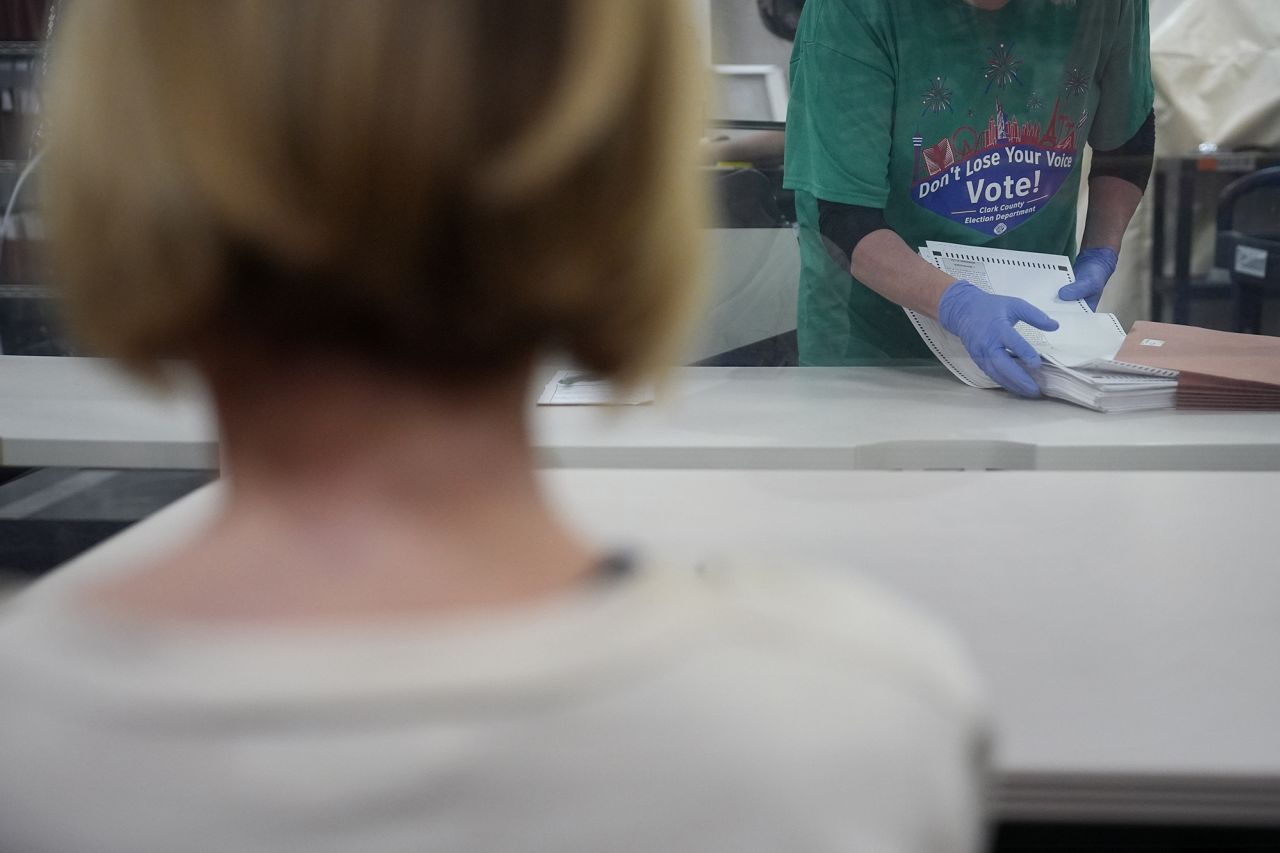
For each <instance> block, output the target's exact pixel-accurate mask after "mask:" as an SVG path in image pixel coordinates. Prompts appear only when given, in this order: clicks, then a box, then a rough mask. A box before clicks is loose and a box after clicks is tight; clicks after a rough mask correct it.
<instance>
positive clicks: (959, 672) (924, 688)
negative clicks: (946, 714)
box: [668, 556, 985, 716]
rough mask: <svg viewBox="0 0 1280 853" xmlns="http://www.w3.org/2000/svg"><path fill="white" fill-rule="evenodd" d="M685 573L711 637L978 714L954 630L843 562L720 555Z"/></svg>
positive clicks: (978, 691)
mask: <svg viewBox="0 0 1280 853" xmlns="http://www.w3.org/2000/svg"><path fill="white" fill-rule="evenodd" d="M668 571H670V569H668ZM694 573H695V575H696V577H697V584H698V586H699V588H700V592H699V594H700V595H703V596H706V597H707V598H708V600H709V603H710V605H711V607H712V608H713V610H714V612H715V614H716V616H715V618H714V620H712V621H713V622H714V624H715V625H716V626H717V629H718V637H719V642H722V643H728V644H732V645H734V646H736V647H738V648H740V649H742V650H744V651H747V652H751V653H756V654H763V655H769V656H773V657H776V658H784V659H785V658H794V659H796V660H797V661H803V662H804V665H805V667H806V668H809V669H811V670H812V669H813V668H817V669H820V670H825V671H826V673H827V674H828V675H829V676H833V677H835V678H836V679H840V678H841V677H843V678H846V679H848V680H849V681H850V682H861V683H865V682H866V681H867V680H869V679H870V680H876V681H879V682H881V683H883V684H884V685H886V686H887V687H891V688H893V689H897V690H900V691H903V692H906V693H910V694H912V695H914V696H916V697H917V698H920V699H923V700H924V701H926V702H928V703H930V704H936V705H941V706H946V707H947V708H950V709H953V710H955V711H958V712H964V713H966V714H973V715H976V716H982V715H984V714H985V703H984V700H983V698H982V697H983V692H984V691H983V689H982V686H981V681H980V679H979V677H978V675H977V671H976V668H975V667H974V665H973V663H972V661H971V660H970V658H969V656H968V654H967V652H966V651H965V649H964V646H963V643H962V642H961V641H960V640H959V638H958V637H957V636H956V635H955V634H953V633H952V631H951V630H950V629H949V628H948V627H946V626H945V625H944V624H943V623H942V622H940V621H939V620H938V619H936V618H935V617H933V616H932V615H930V614H928V613H927V612H926V611H924V610H923V609H921V608H919V607H918V606H917V605H915V604H912V603H910V602H908V601H907V600H906V599H905V598H903V597H901V596H900V595H898V594H897V593H895V592H893V591H891V590H890V589H888V588H886V587H885V586H883V585H881V584H880V583H878V582H876V581H873V580H871V579H869V578H867V577H865V576H863V575H861V574H859V573H857V572H856V571H854V570H853V569H851V568H848V567H840V566H834V565H823V564H813V563H809V564H805V563H787V562H783V561H778V562H772V561H766V560H762V559H760V558H758V557H745V558H744V557H733V556H725V557H717V558H713V559H706V560H701V561H698V563H697V565H696V569H695V570H694Z"/></svg>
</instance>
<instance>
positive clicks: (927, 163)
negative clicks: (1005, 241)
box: [911, 44, 1091, 237]
mask: <svg viewBox="0 0 1280 853" xmlns="http://www.w3.org/2000/svg"><path fill="white" fill-rule="evenodd" d="M1021 64H1022V60H1021V59H1019V58H1018V57H1017V54H1016V53H1015V52H1014V45H1004V44H1001V45H999V46H998V47H994V48H992V49H991V56H990V58H989V59H988V61H987V67H986V72H985V75H984V76H985V78H986V80H987V92H990V91H991V89H992V88H993V87H995V88H996V89H997V92H998V94H996V97H995V103H994V106H993V107H992V108H991V111H990V112H989V114H988V115H987V116H986V124H985V125H978V126H975V125H974V124H972V123H966V124H961V125H959V126H958V127H956V129H955V130H954V131H953V132H952V133H951V134H950V135H948V136H944V137H942V138H941V139H937V140H933V139H926V138H925V137H924V136H923V135H919V134H917V135H915V136H913V137H912V139H911V143H912V146H913V147H914V148H915V169H914V172H913V175H912V182H911V197H912V198H913V199H914V200H915V202H916V203H917V204H919V205H920V206H921V207H924V208H925V209H926V210H930V211H932V212H934V213H936V214H938V215H939V216H944V217H946V218H947V219H950V220H952V221H954V222H957V223H959V224H961V225H965V226H967V227H969V228H972V229H974V230H975V231H980V232H982V233H983V234H984V235H986V236H988V237H999V236H1000V235H1001V234H1004V233H1005V232H1007V231H1009V230H1011V229H1014V228H1017V227H1018V226H1019V225H1021V224H1022V223H1024V222H1026V221H1027V220H1028V219H1030V218H1031V217H1032V216H1035V214H1036V213H1037V212H1039V211H1040V209H1041V208H1042V207H1043V206H1044V205H1045V204H1046V203H1048V202H1049V200H1050V199H1052V198H1053V197H1054V196H1055V195H1057V194H1058V191H1059V190H1061V189H1062V188H1063V186H1065V185H1066V184H1067V181H1068V179H1069V178H1070V177H1071V174H1072V171H1073V170H1074V169H1075V165H1076V159H1077V157H1078V153H1077V152H1078V150H1079V143H1080V141H1081V140H1078V139H1077V129H1080V130H1084V129H1085V128H1087V127H1088V118H1089V112H1088V108H1087V106H1085V105H1084V104H1085V98H1086V97H1087V95H1088V93H1089V88H1090V84H1091V83H1090V78H1089V77H1088V76H1087V75H1085V74H1083V73H1082V72H1081V71H1080V70H1079V69H1072V70H1070V71H1068V72H1067V74H1065V75H1064V83H1063V87H1062V94H1060V95H1059V96H1058V97H1057V98H1056V99H1055V100H1054V103H1053V108H1052V111H1051V112H1048V114H1047V115H1046V110H1045V102H1044V99H1043V98H1042V97H1041V96H1040V94H1039V93H1037V92H1031V93H1030V94H1029V95H1027V96H1026V98H1025V101H1021V106H1020V107H1019V108H1018V109H1016V111H1015V110H1014V109H1013V108H1006V106H1005V104H1006V101H1009V97H1008V96H1010V95H1011V96H1013V97H1015V98H1016V97H1017V95H1018V93H1016V92H1014V91H1011V89H1012V86H1013V84H1018V83H1020V82H1021V81H1020V80H1019V77H1018V68H1019V67H1020V66H1021ZM1006 90H1008V91H1006ZM953 99H954V93H953V91H952V89H950V88H949V87H948V86H947V82H946V79H945V78H943V77H935V78H934V80H933V81H932V83H931V84H930V86H929V88H928V89H927V90H926V92H925V93H924V97H923V98H922V103H923V104H924V110H923V112H922V113H921V115H922V116H924V115H928V114H930V113H932V114H934V115H937V114H939V113H943V112H947V113H952V112H954V111H955V105H954V103H953ZM1073 100H1074V101H1076V104H1075V105H1073V104H1072V101H1073ZM1010 103H1012V102H1011V101H1010ZM1073 106H1077V107H1078V108H1077V109H1076V110H1075V111H1074V112H1073V111H1072V107H1073ZM970 114H974V111H972V110H971V111H970Z"/></svg>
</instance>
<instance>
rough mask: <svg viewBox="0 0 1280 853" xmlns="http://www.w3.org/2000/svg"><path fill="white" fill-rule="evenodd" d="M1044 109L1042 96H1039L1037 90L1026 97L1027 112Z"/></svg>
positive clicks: (1036, 111)
mask: <svg viewBox="0 0 1280 853" xmlns="http://www.w3.org/2000/svg"><path fill="white" fill-rule="evenodd" d="M1042 109H1044V98H1042V97H1040V93H1039V92H1032V93H1031V96H1030V97H1029V98H1027V112H1029V113H1038V112H1040V111H1041V110H1042Z"/></svg>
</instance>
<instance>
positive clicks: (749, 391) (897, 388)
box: [534, 367, 1280, 471]
mask: <svg viewBox="0 0 1280 853" xmlns="http://www.w3.org/2000/svg"><path fill="white" fill-rule="evenodd" d="M673 380H674V381H673V382H672V385H671V388H670V389H669V393H668V394H667V395H666V396H665V397H664V398H662V399H661V401H660V402H659V403H658V404H655V405H652V406H639V407H627V408H622V409H601V408H573V407H540V408H539V409H538V410H537V412H536V413H535V417H534V442H535V444H536V445H537V446H538V447H539V448H540V449H541V450H542V459H543V462H544V464H546V465H548V466H553V467H565V468H591V467H599V468H631V467H635V468H729V469H787V470H806V469H808V470H832V469H880V470H884V469H909V470H928V469H969V470H986V469H1011V470H1113V469H1128V470H1222V471H1231V470H1236V471H1252V470H1280V413H1273V412H1218V413H1215V412H1187V411H1173V410H1166V411H1158V412H1145V413H1143V412H1140V413H1130V414H1110V415H1103V414H1099V413H1097V412H1092V411H1089V410H1088V409H1083V408H1080V407H1078V406H1073V405H1070V404H1068V403H1064V402H1061V401H1058V400H1021V399H1018V398H1016V397H1014V396H1012V395H1010V394H1007V393H1005V392H1003V391H986V390H979V389H975V388H970V387H968V386H966V385H963V384H961V383H960V382H959V381H957V380H956V379H954V378H953V377H952V376H951V375H950V374H949V373H947V372H946V371H945V370H944V369H942V368H941V367H898V368H891V367H842V368H808V367H807V368H711V367H703V368H686V369H682V370H679V371H676V372H675V374H674V377H673Z"/></svg>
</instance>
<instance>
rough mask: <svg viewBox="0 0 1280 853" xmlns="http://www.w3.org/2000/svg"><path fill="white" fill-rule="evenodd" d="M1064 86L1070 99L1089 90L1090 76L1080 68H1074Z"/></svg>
mask: <svg viewBox="0 0 1280 853" xmlns="http://www.w3.org/2000/svg"><path fill="white" fill-rule="evenodd" d="M1062 88H1063V89H1065V90H1066V92H1067V99H1068V100H1070V99H1071V98H1073V97H1074V96H1076V95H1083V94H1085V93H1086V92H1088V91H1089V77H1088V75H1086V74H1085V73H1084V72H1082V71H1081V70H1080V69H1079V68H1072V69H1071V73H1069V74H1068V75H1067V80H1066V82H1065V83H1064V84H1063V86H1062Z"/></svg>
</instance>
